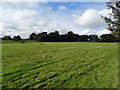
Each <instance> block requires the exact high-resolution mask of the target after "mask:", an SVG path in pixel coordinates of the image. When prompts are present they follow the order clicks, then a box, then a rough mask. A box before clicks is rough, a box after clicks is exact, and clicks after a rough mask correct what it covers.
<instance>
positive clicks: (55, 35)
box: [47, 31, 60, 42]
mask: <svg viewBox="0 0 120 90" xmlns="http://www.w3.org/2000/svg"><path fill="white" fill-rule="evenodd" d="M47 41H48V42H59V41H60V35H59V32H58V31H55V32H51V33H49V34H48V36H47Z"/></svg>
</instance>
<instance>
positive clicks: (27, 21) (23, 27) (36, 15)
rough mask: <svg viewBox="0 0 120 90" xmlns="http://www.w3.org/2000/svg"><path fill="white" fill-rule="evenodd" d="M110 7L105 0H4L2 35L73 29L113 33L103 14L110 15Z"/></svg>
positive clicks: (0, 11)
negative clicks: (54, 0) (99, 0)
mask: <svg viewBox="0 0 120 90" xmlns="http://www.w3.org/2000/svg"><path fill="white" fill-rule="evenodd" d="M108 13H110V10H107V6H106V4H105V3H104V2H3V3H2V7H0V32H2V34H1V35H0V36H1V37H2V36H5V35H10V36H12V37H13V36H15V35H20V36H21V37H22V38H28V37H29V35H30V34H31V33H33V32H34V33H36V34H37V33H40V32H43V31H47V32H53V31H59V32H60V34H64V33H67V32H68V31H73V32H74V33H77V34H80V35H83V34H88V35H89V34H97V35H101V34H106V33H110V32H109V31H108V30H106V29H105V28H107V25H106V23H105V22H104V20H103V19H102V18H101V16H100V15H103V16H108Z"/></svg>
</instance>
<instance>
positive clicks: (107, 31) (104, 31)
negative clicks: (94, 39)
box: [97, 29, 110, 35]
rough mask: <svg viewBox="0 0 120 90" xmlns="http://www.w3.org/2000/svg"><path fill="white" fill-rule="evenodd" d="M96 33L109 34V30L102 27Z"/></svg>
mask: <svg viewBox="0 0 120 90" xmlns="http://www.w3.org/2000/svg"><path fill="white" fill-rule="evenodd" d="M97 34H98V35H102V34H110V31H109V30H107V29H103V30H100V31H98V32H97Z"/></svg>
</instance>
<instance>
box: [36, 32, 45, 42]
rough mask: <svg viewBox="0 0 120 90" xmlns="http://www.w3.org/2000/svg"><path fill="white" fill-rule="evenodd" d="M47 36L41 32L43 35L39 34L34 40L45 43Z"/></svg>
mask: <svg viewBox="0 0 120 90" xmlns="http://www.w3.org/2000/svg"><path fill="white" fill-rule="evenodd" d="M46 36H47V35H46V34H45V33H44V32H43V33H39V34H38V35H37V36H36V37H35V40H36V41H38V42H45V41H46V38H47V37H46Z"/></svg>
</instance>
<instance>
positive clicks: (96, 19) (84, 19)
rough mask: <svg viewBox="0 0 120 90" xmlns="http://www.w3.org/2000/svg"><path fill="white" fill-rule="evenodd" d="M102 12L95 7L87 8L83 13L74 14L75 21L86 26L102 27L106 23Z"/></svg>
mask: <svg viewBox="0 0 120 90" xmlns="http://www.w3.org/2000/svg"><path fill="white" fill-rule="evenodd" d="M101 13H102V12H99V11H97V10H95V9H87V10H86V11H85V12H84V13H83V14H82V15H77V14H73V22H74V23H76V24H77V25H79V26H81V27H85V28H93V29H95V28H100V27H103V26H105V24H106V23H105V22H104V20H103V19H102V18H101V16H100V14H101Z"/></svg>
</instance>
